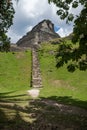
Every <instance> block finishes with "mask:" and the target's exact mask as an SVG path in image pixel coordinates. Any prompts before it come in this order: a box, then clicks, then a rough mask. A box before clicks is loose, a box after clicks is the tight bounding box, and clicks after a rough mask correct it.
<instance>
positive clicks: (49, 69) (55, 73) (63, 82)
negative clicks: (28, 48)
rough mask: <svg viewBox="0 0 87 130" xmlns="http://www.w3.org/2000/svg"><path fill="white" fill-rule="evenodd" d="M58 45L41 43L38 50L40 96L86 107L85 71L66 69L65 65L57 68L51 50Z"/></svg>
mask: <svg viewBox="0 0 87 130" xmlns="http://www.w3.org/2000/svg"><path fill="white" fill-rule="evenodd" d="M57 48H58V45H51V44H48V45H47V44H43V45H42V49H41V51H40V52H39V57H40V66H41V72H42V79H43V86H44V87H43V89H42V91H41V95H40V96H41V97H45V98H50V99H54V100H57V101H60V102H63V103H67V104H72V105H77V106H81V107H85V108H87V79H86V77H87V71H83V72H82V71H79V70H76V71H75V72H74V73H70V72H68V71H67V69H66V66H64V67H61V68H59V69H57V68H56V67H55V65H56V60H55V56H54V54H52V53H53V52H52V51H53V50H54V51H56V49H57Z"/></svg>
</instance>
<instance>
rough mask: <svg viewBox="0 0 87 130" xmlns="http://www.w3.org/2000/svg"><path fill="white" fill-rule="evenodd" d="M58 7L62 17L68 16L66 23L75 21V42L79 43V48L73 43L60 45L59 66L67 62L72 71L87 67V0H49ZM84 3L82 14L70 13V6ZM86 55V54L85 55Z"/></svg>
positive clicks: (73, 6) (57, 56)
mask: <svg viewBox="0 0 87 130" xmlns="http://www.w3.org/2000/svg"><path fill="white" fill-rule="evenodd" d="M49 2H53V3H54V4H55V5H56V6H57V7H58V11H57V14H58V15H59V16H60V18H61V19H65V18H66V23H69V22H71V21H74V27H73V37H72V42H73V44H78V48H73V47H71V44H68V45H67V43H66V42H63V43H61V44H60V45H59V49H58V53H57V55H56V58H57V65H56V66H57V67H58V68H59V67H61V66H63V65H64V64H67V69H68V70H69V71H71V72H73V71H75V70H76V69H77V68H78V69H80V70H86V69H87V0H49ZM80 4H81V5H82V6H83V8H82V9H81V12H80V14H79V15H78V16H77V15H76V17H74V15H73V13H70V11H69V10H70V8H71V7H72V8H75V9H76V8H77V7H78V6H79V5H80ZM84 55H85V56H84Z"/></svg>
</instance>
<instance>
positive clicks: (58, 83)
mask: <svg viewBox="0 0 87 130" xmlns="http://www.w3.org/2000/svg"><path fill="white" fill-rule="evenodd" d="M52 85H54V87H63V88H65V87H66V88H68V89H72V90H76V89H75V87H73V86H71V85H70V84H69V82H65V81H64V80H53V81H52Z"/></svg>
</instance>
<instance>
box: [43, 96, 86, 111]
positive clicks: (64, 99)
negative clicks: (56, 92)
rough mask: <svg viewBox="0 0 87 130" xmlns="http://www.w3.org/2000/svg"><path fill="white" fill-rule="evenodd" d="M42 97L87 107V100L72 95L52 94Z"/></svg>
mask: <svg viewBox="0 0 87 130" xmlns="http://www.w3.org/2000/svg"><path fill="white" fill-rule="evenodd" d="M42 99H49V100H54V101H57V102H58V103H63V104H67V105H71V106H77V107H81V108H84V109H87V101H82V100H78V99H73V98H72V96H51V97H47V98H43V97H42Z"/></svg>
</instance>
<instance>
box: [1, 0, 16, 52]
mask: <svg viewBox="0 0 87 130" xmlns="http://www.w3.org/2000/svg"><path fill="white" fill-rule="evenodd" d="M13 16H14V9H13V4H12V1H11V0H0V43H1V44H2V48H3V50H6V51H7V43H8V47H10V46H9V44H10V39H9V38H7V35H6V33H7V31H8V28H9V27H10V26H11V25H12V24H13V23H12V21H13ZM8 39H9V40H8ZM7 41H8V42H7ZM5 47H6V49H5ZM8 50H9V49H8Z"/></svg>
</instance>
